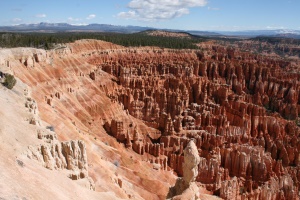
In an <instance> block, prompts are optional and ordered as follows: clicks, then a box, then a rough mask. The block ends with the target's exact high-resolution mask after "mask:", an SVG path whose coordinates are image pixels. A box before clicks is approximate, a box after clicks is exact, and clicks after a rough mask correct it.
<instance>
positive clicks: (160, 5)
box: [117, 0, 207, 21]
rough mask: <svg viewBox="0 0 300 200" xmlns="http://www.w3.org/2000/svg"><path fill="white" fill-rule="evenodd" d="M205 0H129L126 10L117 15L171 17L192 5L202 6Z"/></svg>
mask: <svg viewBox="0 0 300 200" xmlns="http://www.w3.org/2000/svg"><path fill="white" fill-rule="evenodd" d="M206 4H207V0H131V1H130V2H129V4H128V6H127V7H128V8H129V11H128V12H120V13H119V14H118V15H117V16H118V17H119V18H124V19H138V20H143V21H156V20H164V19H172V18H175V17H180V16H182V15H186V14H189V9H190V8H193V7H203V6H205V5H206Z"/></svg>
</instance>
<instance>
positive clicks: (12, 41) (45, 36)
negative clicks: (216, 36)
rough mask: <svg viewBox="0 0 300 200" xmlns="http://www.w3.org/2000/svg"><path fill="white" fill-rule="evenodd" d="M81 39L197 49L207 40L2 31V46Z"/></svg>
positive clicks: (46, 45) (45, 44) (38, 45)
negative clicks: (198, 44) (200, 43)
mask: <svg viewBox="0 0 300 200" xmlns="http://www.w3.org/2000/svg"><path fill="white" fill-rule="evenodd" d="M80 39H97V40H104V41H107V42H112V43H115V44H119V45H123V46H126V47H128V46H158V47H162V48H174V49H197V48H198V47H197V46H196V43H199V42H202V41H206V38H204V37H196V36H195V37H193V38H176V37H163V36H150V35H147V34H145V33H133V34H121V33H79V32H61V33H11V32H9V33H7V32H2V33H0V47H3V48H4V47H5V48H12V47H34V48H42V49H51V48H54V47H55V45H56V44H61V43H69V42H74V41H76V40H80Z"/></svg>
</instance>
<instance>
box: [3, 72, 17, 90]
mask: <svg viewBox="0 0 300 200" xmlns="http://www.w3.org/2000/svg"><path fill="white" fill-rule="evenodd" d="M16 83H17V80H16V79H15V77H14V76H13V75H11V74H7V75H5V79H4V82H3V85H4V86H5V87H7V88H8V89H10V90H11V89H13V87H14V86H15V85H16Z"/></svg>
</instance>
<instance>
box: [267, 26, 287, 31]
mask: <svg viewBox="0 0 300 200" xmlns="http://www.w3.org/2000/svg"><path fill="white" fill-rule="evenodd" d="M266 28H267V29H271V30H273V29H284V28H285V27H283V26H267V27H266Z"/></svg>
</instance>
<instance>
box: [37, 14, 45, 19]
mask: <svg viewBox="0 0 300 200" xmlns="http://www.w3.org/2000/svg"><path fill="white" fill-rule="evenodd" d="M35 17H37V18H45V17H47V15H46V14H37V15H35Z"/></svg>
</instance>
